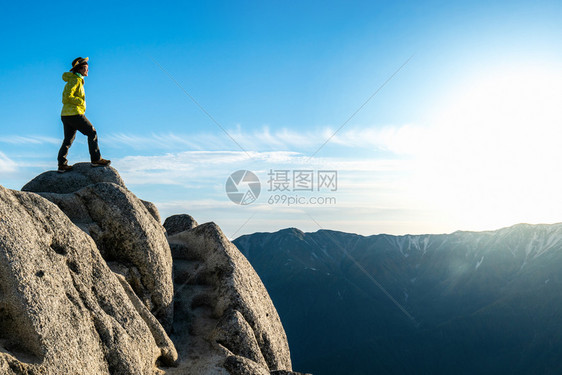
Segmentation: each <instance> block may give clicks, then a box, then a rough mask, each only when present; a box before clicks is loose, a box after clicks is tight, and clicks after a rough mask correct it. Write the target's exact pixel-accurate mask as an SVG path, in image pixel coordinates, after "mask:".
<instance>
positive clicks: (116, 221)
mask: <svg viewBox="0 0 562 375" xmlns="http://www.w3.org/2000/svg"><path fill="white" fill-rule="evenodd" d="M40 194H41V195H42V196H43V197H45V198H47V199H48V200H50V201H51V202H53V203H55V204H56V205H58V206H59V207H60V209H61V210H62V211H63V212H64V213H65V214H67V215H68V217H69V218H70V220H72V221H73V222H74V224H76V225H77V226H79V227H80V228H82V229H83V230H84V231H86V232H87V233H88V234H90V236H91V237H92V238H93V239H94V241H95V242H96V244H97V246H98V249H99V250H100V252H101V254H102V256H103V257H104V259H105V260H106V261H108V262H109V265H110V267H111V268H112V269H113V270H114V271H115V272H118V273H121V274H123V276H125V278H126V279H127V281H128V282H129V284H130V285H131V286H132V288H133V290H134V291H135V293H136V294H137V296H138V297H139V298H140V299H141V300H142V301H143V303H144V304H145V305H146V307H148V309H149V310H150V311H151V312H152V313H153V314H154V315H155V316H156V317H157V318H158V319H159V320H160V321H161V322H162V323H164V324H170V323H171V318H172V313H173V311H172V308H173V305H172V298H173V284H172V258H171V253H170V248H169V246H168V243H167V241H166V236H165V234H164V230H163V228H162V226H161V225H160V223H158V222H157V221H156V220H155V219H154V217H153V216H152V215H151V214H150V212H149V211H148V210H147V209H146V206H145V205H144V204H143V203H142V202H141V201H140V199H138V198H137V197H135V195H134V194H133V193H131V192H130V191H128V190H127V189H126V188H123V187H121V186H118V185H116V184H113V183H107V182H100V183H97V184H94V185H89V186H86V187H84V188H82V189H80V190H78V191H77V192H74V193H69V194H55V193H40Z"/></svg>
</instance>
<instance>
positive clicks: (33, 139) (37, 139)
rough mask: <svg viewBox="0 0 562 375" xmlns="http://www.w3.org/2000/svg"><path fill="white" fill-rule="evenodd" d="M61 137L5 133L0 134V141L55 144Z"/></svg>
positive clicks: (19, 143) (58, 142) (20, 143)
mask: <svg viewBox="0 0 562 375" xmlns="http://www.w3.org/2000/svg"><path fill="white" fill-rule="evenodd" d="M61 141H62V140H61V139H58V138H53V137H46V136H42V135H32V136H26V137H24V136H20V135H7V136H0V142H2V143H9V144H14V145H41V144H55V145H58V144H60V143H61Z"/></svg>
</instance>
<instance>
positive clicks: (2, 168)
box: [0, 151, 17, 173]
mask: <svg viewBox="0 0 562 375" xmlns="http://www.w3.org/2000/svg"><path fill="white" fill-rule="evenodd" d="M16 167H17V164H16V163H15V162H14V161H13V160H12V159H10V158H9V157H7V156H6V154H4V153H3V152H2V151H0V172H1V173H8V172H14V171H15V170H16Z"/></svg>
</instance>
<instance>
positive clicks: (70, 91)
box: [62, 79, 84, 105]
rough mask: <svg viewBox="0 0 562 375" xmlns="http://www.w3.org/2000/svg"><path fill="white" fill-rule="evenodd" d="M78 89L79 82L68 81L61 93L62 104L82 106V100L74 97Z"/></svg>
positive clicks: (76, 80)
mask: <svg viewBox="0 0 562 375" xmlns="http://www.w3.org/2000/svg"><path fill="white" fill-rule="evenodd" d="M78 87H80V80H78V79H75V80H73V81H69V82H68V83H67V84H66V85H65V86H64V91H63V92H62V102H63V103H65V104H66V103H68V104H74V105H84V99H82V98H81V97H79V96H76V95H75V94H76V90H78Z"/></svg>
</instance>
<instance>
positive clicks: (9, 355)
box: [0, 186, 177, 374]
mask: <svg viewBox="0 0 562 375" xmlns="http://www.w3.org/2000/svg"><path fill="white" fill-rule="evenodd" d="M0 351H1V353H0V369H2V374H65V373H68V374H109V373H111V374H156V373H161V372H160V371H159V370H158V368H157V367H156V364H157V363H158V362H160V361H161V362H165V363H170V362H173V361H174V360H175V359H176V357H177V356H176V354H175V348H174V346H173V345H171V342H169V341H168V342H166V341H165V340H160V343H157V342H156V340H155V338H154V335H153V334H152V332H151V329H150V327H149V326H148V325H147V323H146V322H145V320H144V319H143V318H142V317H141V315H140V314H139V312H138V311H137V309H136V308H135V306H134V305H133V303H132V302H131V300H130V299H129V298H128V296H127V294H126V292H125V291H124V289H123V287H122V286H121V283H120V282H119V280H118V279H117V277H116V276H115V275H114V274H113V272H111V270H110V269H109V267H108V266H107V264H106V262H105V261H104V259H103V258H102V257H101V255H100V253H99V251H98V249H97V247H96V244H95V243H94V241H93V240H92V238H91V237H90V236H88V235H87V234H86V233H84V232H83V231H82V230H80V229H79V228H78V227H76V226H75V225H73V223H72V222H71V221H70V220H69V218H68V217H67V216H66V215H65V214H64V213H63V212H62V211H61V210H60V209H58V207H57V206H55V205H54V204H52V203H50V202H49V201H47V200H46V199H43V198H41V197H40V196H38V195H35V194H31V193H22V192H17V191H11V190H8V189H5V188H3V187H1V186H0Z"/></svg>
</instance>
